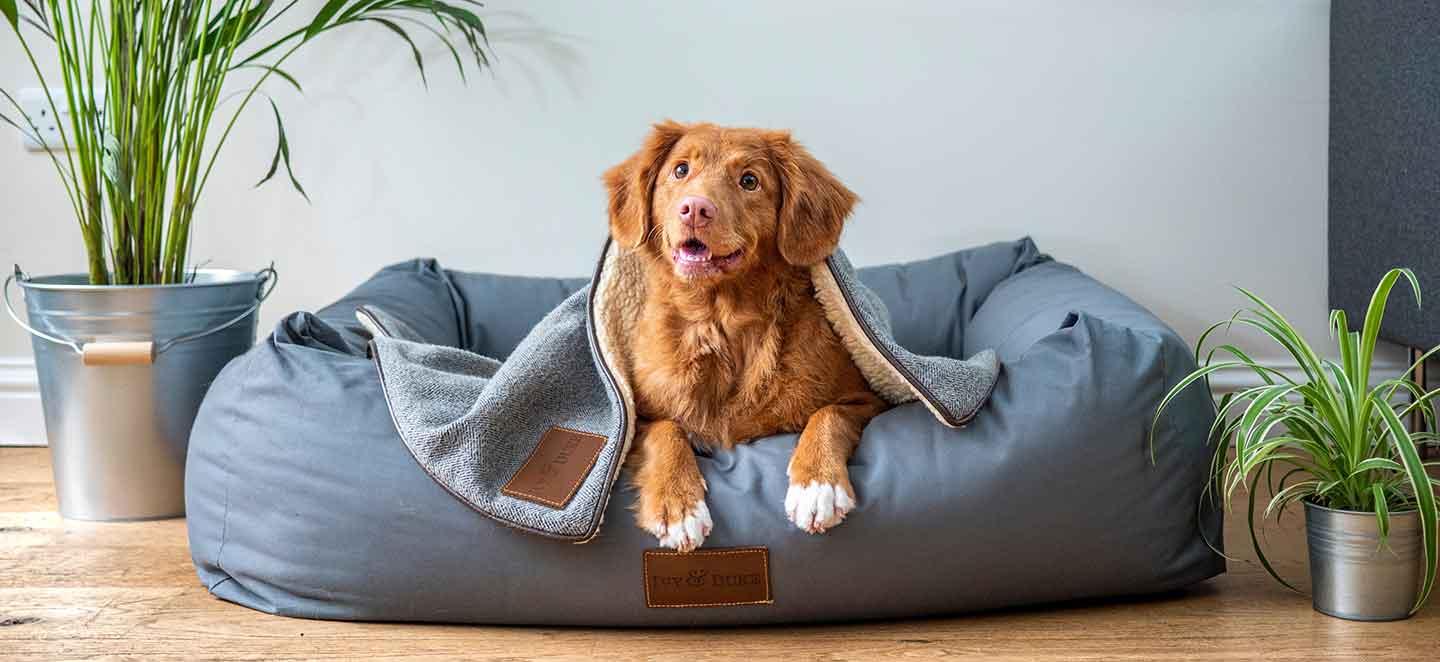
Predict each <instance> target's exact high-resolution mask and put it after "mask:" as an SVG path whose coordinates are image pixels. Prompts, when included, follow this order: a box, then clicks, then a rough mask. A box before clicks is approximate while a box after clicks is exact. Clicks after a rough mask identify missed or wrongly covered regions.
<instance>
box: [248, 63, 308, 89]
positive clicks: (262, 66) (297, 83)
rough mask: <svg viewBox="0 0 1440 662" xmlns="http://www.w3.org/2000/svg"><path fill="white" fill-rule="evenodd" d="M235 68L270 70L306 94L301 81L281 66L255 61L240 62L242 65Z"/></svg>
mask: <svg viewBox="0 0 1440 662" xmlns="http://www.w3.org/2000/svg"><path fill="white" fill-rule="evenodd" d="M234 68H235V69H261V70H263V71H268V72H270V73H272V74H275V75H276V76H279V77H281V78H283V79H285V82H287V83H290V86H291V87H294V88H295V91H296V92H299V93H301V94H304V93H305V88H303V87H300V81H298V80H296V79H295V77H294V76H291V75H290V73H289V72H287V71H285V70H284V69H281V68H279V67H272V66H270V65H268V64H255V63H250V64H240V65H236V66H235V67H234Z"/></svg>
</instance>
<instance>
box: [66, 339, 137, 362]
mask: <svg viewBox="0 0 1440 662" xmlns="http://www.w3.org/2000/svg"><path fill="white" fill-rule="evenodd" d="M80 349H81V352H80V362H81V363H83V364H85V365H149V364H151V363H154V362H155V343H154V342H150V341H146V342H92V343H85V345H84V346H83V347H81V348H80Z"/></svg>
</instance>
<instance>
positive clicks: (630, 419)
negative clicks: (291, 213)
mask: <svg viewBox="0 0 1440 662" xmlns="http://www.w3.org/2000/svg"><path fill="white" fill-rule="evenodd" d="M639 259H640V258H639V257H638V256H636V255H634V254H632V253H630V252H629V251H627V250H625V249H623V248H619V247H617V246H616V245H615V244H614V243H608V244H607V246H606V248H605V251H604V254H603V255H602V257H601V260H600V264H599V266H598V267H597V269H596V271H595V277H594V278H593V279H592V281H591V283H590V285H589V286H588V287H585V288H584V289H582V290H580V291H578V292H576V293H575V294H573V295H571V296H570V297H569V298H568V299H566V300H565V301H564V302H562V303H561V304H560V305H559V306H557V307H556V308H555V309H554V310H553V311H551V312H550V314H549V315H547V316H546V317H545V318H544V319H542V320H541V321H540V323H539V324H537V325H536V326H535V327H534V329H533V330H531V332H530V333H529V335H528V336H526V338H525V339H524V341H522V342H521V343H520V345H519V346H518V347H517V348H516V349H515V351H514V352H513V353H512V354H511V355H510V356H509V357H508V358H507V359H506V360H505V361H503V362H501V361H497V360H495V359H493V358H489V357H485V356H480V355H478V354H474V353H471V352H468V351H465V350H463V349H458V348H455V347H445V346H439V345H429V344H425V343H421V342H417V341H416V339H417V336H416V335H415V334H414V333H413V332H411V331H409V330H408V328H407V327H406V325H405V323H404V321H403V320H397V319H394V318H392V317H391V316H389V315H388V314H386V313H385V311H383V310H378V309H375V308H373V307H363V308H361V310H359V311H357V314H358V316H359V317H360V319H361V322H362V323H364V324H365V326H366V327H367V328H368V329H369V330H370V332H371V334H372V335H373V340H372V344H371V353H372V356H373V357H374V359H375V362H376V365H377V367H378V369H379V371H380V376H381V383H382V384H383V386H384V390H385V397H386V401H387V404H388V405H389V407H390V414H391V418H392V419H393V420H394V422H395V428H396V430H397V431H398V432H399V433H400V437H401V438H402V439H403V440H404V442H405V444H406V446H407V447H408V448H409V449H410V452H411V454H412V455H414V456H415V460H416V461H417V462H419V463H420V465H421V466H422V467H424V468H425V470H426V471H427V472H428V473H429V474H430V475H431V476H432V477H433V478H434V479H435V480H436V481H438V482H439V483H440V484H441V485H442V486H444V487H445V489H447V490H449V491H450V492H451V493H452V494H454V495H455V496H456V497H457V498H459V499H460V500H462V501H464V502H465V503H466V504H468V505H470V506H471V507H472V508H475V509H476V510H478V511H480V512H481V513H484V514H486V515H488V516H490V517H493V518H495V519H497V520H499V521H501V522H504V523H506V524H509V525H511V526H515V527H518V528H521V529H524V530H527V531H530V532H533V533H538V534H541V535H546V536H551V537H554V538H560V539H566V540H573V541H579V542H584V541H587V540H589V539H591V538H593V537H594V536H595V535H596V534H597V533H598V532H599V530H600V524H601V518H602V516H603V513H604V511H605V505H606V503H607V502H608V501H609V497H610V492H611V489H612V487H613V485H614V483H615V478H616V475H617V474H618V473H619V470H620V466H621V464H622V462H623V461H624V458H625V453H626V451H627V449H628V448H629V445H630V440H631V438H632V436H633V434H634V430H635V406H634V398H633V396H632V392H631V388H630V381H629V379H628V374H629V370H628V366H629V353H628V347H629V344H630V343H632V342H644V339H643V338H635V337H633V336H632V335H631V333H630V331H631V329H633V328H635V324H636V321H637V319H638V315H639V314H640V309H641V302H643V300H644V294H645V293H644V287H645V280H644V278H643V275H642V272H641V267H640V264H639ZM811 269H812V271H811V274H812V277H813V280H814V284H815V296H816V298H817V299H818V300H819V301H820V303H821V305H822V307H823V308H824V309H825V312H826V315H827V316H828V317H829V319H830V322H831V324H833V325H834V327H835V329H836V331H837V333H838V334H839V335H840V337H841V338H842V339H844V341H845V344H846V347H847V348H848V349H849V350H850V354H851V356H852V357H853V358H854V360H855V363H856V365H857V366H858V367H859V368H860V370H861V372H862V373H864V375H865V377H866V379H867V380H868V381H869V382H870V386H871V388H873V389H874V390H875V392H876V393H878V394H879V395H880V396H881V397H883V398H885V399H886V400H888V401H890V402H891V403H894V404H900V403H904V402H911V401H915V400H919V401H920V402H922V403H923V404H924V405H925V406H926V407H927V408H929V409H930V411H931V412H932V413H933V414H934V415H935V418H936V420H937V424H939V425H948V426H952V427H955V426H960V425H963V424H965V423H966V422H968V421H969V420H970V419H971V418H972V417H973V416H975V414H976V412H977V411H978V410H979V409H980V407H981V405H982V404H984V402H985V400H986V398H988V397H989V394H990V391H991V389H992V388H993V387H994V384H995V380H996V378H997V376H998V373H999V363H998V361H997V360H996V358H995V354H994V352H992V351H989V350H986V351H982V352H980V353H978V354H976V355H975V356H972V357H970V358H969V359H965V360H961V359H957V358H953V357H946V356H917V355H915V354H912V353H910V352H908V351H906V350H905V348H903V347H900V346H899V345H898V344H896V343H895V340H894V339H893V337H892V334H891V329H890V318H889V314H888V312H887V311H886V309H885V306H884V304H883V303H882V302H881V301H880V300H879V298H878V297H876V296H875V295H874V293H872V292H871V291H870V290H869V289H867V288H866V287H865V286H864V285H862V284H861V283H860V281H859V280H857V279H856V277H855V271H854V268H853V267H852V266H851V265H850V262H849V260H847V259H846V258H845V255H844V254H843V253H841V252H839V251H837V252H836V253H835V254H834V255H832V256H831V257H830V258H828V259H827V260H826V261H825V262H823V263H821V264H818V265H816V266H814V267H812V268H811ZM557 431H560V432H561V434H562V435H563V439H562V441H564V442H566V443H569V444H570V445H568V446H565V447H563V448H560V450H559V451H557V446H556V445H555V444H552V443H550V442H548V441H547V442H546V443H542V439H547V435H550V437H548V438H551V439H554V438H558V437H555V433H556V432H557ZM557 452H558V455H557ZM592 456H593V458H592ZM576 462H578V463H579V464H576ZM552 467H561V468H560V469H558V470H553V469H552ZM521 483H524V484H525V487H524V488H523V489H522V488H520V487H517V485H520V484H521ZM567 483H568V484H567Z"/></svg>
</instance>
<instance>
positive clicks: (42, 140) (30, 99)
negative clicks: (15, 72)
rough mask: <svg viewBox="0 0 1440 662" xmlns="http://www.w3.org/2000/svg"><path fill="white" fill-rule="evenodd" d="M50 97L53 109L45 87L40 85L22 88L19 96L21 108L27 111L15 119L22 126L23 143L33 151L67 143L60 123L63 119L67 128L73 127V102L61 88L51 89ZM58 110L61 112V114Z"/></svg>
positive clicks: (52, 148) (54, 148)
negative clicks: (71, 120)
mask: <svg viewBox="0 0 1440 662" xmlns="http://www.w3.org/2000/svg"><path fill="white" fill-rule="evenodd" d="M50 96H51V98H53V99H55V108H54V109H51V108H50V102H49V101H48V100H47V99H46V98H45V90H43V89H41V88H38V87H27V88H25V89H22V90H20V94H19V96H18V97H17V99H16V101H19V102H20V111H21V112H23V113H25V117H23V118H22V117H17V118H15V119H16V123H18V124H19V125H20V143H21V144H22V145H24V146H25V149H28V150H30V151H32V152H43V151H45V150H47V149H48V150H55V151H58V150H61V149H63V148H64V146H65V141H64V140H62V139H61V138H60V126H61V123H62V122H63V123H64V125H65V126H66V127H69V126H70V104H69V102H67V101H66V99H65V90H64V89H62V88H59V87H52V88H50ZM56 111H59V114H58V115H57V114H56ZM27 118H28V120H29V121H28V122H27V121H26V119H27ZM31 125H34V126H31ZM36 129H38V130H39V131H38V133H37V131H36Z"/></svg>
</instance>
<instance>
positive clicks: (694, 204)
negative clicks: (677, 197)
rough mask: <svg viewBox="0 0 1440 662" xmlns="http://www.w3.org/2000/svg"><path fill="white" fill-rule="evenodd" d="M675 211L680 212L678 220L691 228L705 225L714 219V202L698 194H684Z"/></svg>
mask: <svg viewBox="0 0 1440 662" xmlns="http://www.w3.org/2000/svg"><path fill="white" fill-rule="evenodd" d="M677 211H679V212H680V222H682V223H684V224H685V225H688V226H690V227H692V228H700V227H705V226H706V225H709V223H710V221H713V220H715V203H713V202H710V199H709V198H704V197H701V196H698V195H687V196H685V199H684V200H681V201H680V207H679V208H678V210H677Z"/></svg>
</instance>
